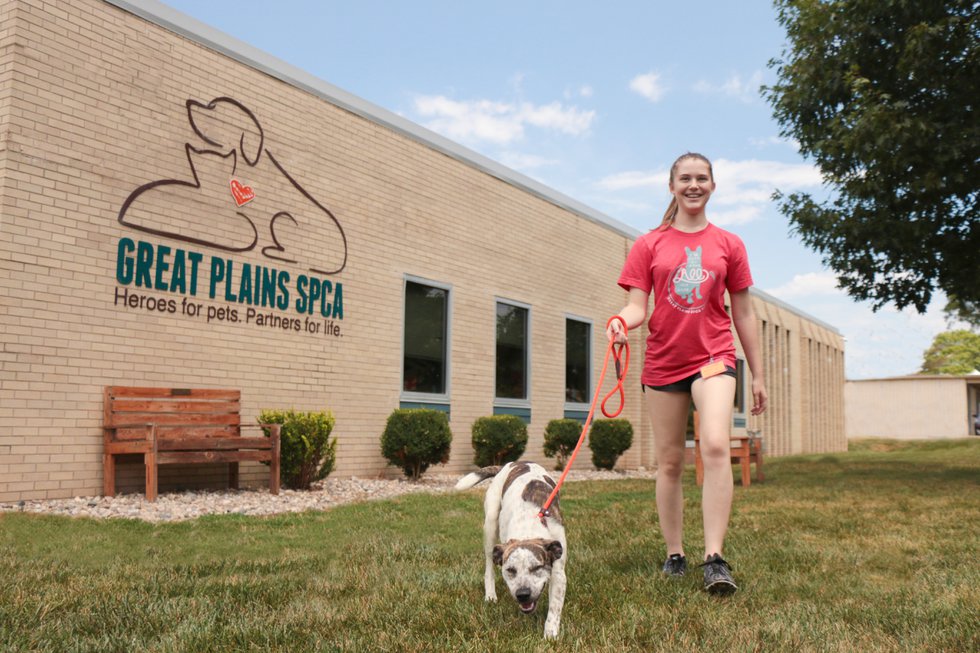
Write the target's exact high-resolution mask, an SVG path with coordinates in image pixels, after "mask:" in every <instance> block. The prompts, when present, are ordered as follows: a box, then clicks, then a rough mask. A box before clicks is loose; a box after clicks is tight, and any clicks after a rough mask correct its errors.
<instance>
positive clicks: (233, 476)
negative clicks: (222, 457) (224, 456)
mask: <svg viewBox="0 0 980 653" xmlns="http://www.w3.org/2000/svg"><path fill="white" fill-rule="evenodd" d="M228 487H229V489H232V490H237V489H238V463H228Z"/></svg>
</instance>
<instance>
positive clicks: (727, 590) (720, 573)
mask: <svg viewBox="0 0 980 653" xmlns="http://www.w3.org/2000/svg"><path fill="white" fill-rule="evenodd" d="M701 566H702V567H704V589H705V590H707V591H708V592H709V593H711V594H723V595H724V594H734V593H735V590H737V589H738V585H736V584H735V581H734V580H732V571H731V570H732V568H731V566H729V564H728V563H727V562H725V560H724V559H723V558H722V557H721V556H720V555H718V554H717V553H715V554H712V555H710V556H708V559H707V560H705V561H704V562H703V563H702V564H701Z"/></svg>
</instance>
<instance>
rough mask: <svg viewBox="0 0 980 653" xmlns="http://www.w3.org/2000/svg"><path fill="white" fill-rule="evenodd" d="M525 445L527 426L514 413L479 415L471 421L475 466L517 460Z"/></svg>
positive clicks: (501, 463)
mask: <svg viewBox="0 0 980 653" xmlns="http://www.w3.org/2000/svg"><path fill="white" fill-rule="evenodd" d="M526 447H527V426H526V425H525V424H524V421H523V420H522V419H521V418H520V417H518V416H516V415H493V416H490V417H480V418H479V419H477V420H476V421H475V422H473V451H474V452H475V454H474V456H473V462H474V463H475V464H476V465H477V467H488V466H490V465H503V464H504V463H509V462H511V461H512V460H517V459H518V458H520V457H521V454H523V453H524V449H525V448H526Z"/></svg>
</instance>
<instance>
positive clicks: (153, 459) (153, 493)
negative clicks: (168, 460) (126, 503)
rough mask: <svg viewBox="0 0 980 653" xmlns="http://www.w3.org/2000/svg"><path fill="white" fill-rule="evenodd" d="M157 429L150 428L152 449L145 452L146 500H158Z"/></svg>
mask: <svg viewBox="0 0 980 653" xmlns="http://www.w3.org/2000/svg"><path fill="white" fill-rule="evenodd" d="M156 435H157V434H156V429H154V428H151V429H150V450H149V451H147V452H146V453H145V454H143V461H144V463H145V464H146V500H147V501H156V500H157V437H156Z"/></svg>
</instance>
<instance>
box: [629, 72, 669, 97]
mask: <svg viewBox="0 0 980 653" xmlns="http://www.w3.org/2000/svg"><path fill="white" fill-rule="evenodd" d="M630 90H631V91H633V92H634V93H637V94H639V95H641V96H643V97H645V98H646V99H648V100H650V101H651V102H659V101H660V100H661V99H662V98H663V96H664V93H665V92H666V91H667V89H666V88H665V87H664V85H663V84H662V83H661V82H660V73H654V72H649V73H646V74H644V75H637V76H636V77H634V78H633V79H631V80H630Z"/></svg>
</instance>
